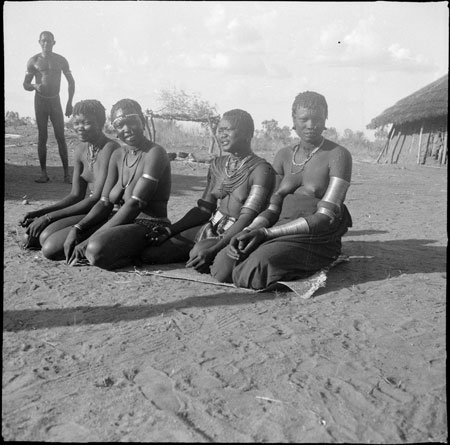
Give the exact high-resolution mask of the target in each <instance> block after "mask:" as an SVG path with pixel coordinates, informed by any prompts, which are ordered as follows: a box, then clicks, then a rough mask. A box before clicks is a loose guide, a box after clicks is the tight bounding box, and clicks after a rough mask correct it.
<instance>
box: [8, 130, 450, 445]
mask: <svg viewBox="0 0 450 445" xmlns="http://www.w3.org/2000/svg"><path fill="white" fill-rule="evenodd" d="M6 132H7V133H9V134H17V133H20V134H22V138H16V139H6V141H5V145H6V147H5V163H6V164H5V165H6V166H5V176H6V181H5V207H4V303H3V304H4V306H3V309H4V312H3V397H2V436H3V439H4V440H6V441H61V442H74V441H75V442H88V441H101V442H111V441H124V442H128V441H150V442H156V441H163V442H169V441H173V442H303V443H305V442H316V443H332V442H340V443H342V442H347V443H361V442H364V443H366V442H367V443H412V442H427V441H431V442H446V441H447V434H448V433H447V411H446V377H445V372H446V337H445V328H446V325H445V313H446V300H445V297H446V295H445V290H446V247H447V219H446V216H447V215H446V207H447V170H446V168H441V169H438V168H427V167H418V166H409V167H406V168H403V167H400V166H392V165H374V164H371V163H367V162H361V161H358V157H357V156H356V155H355V157H354V158H355V162H354V169H353V182H352V186H351V188H350V190H349V193H348V201H347V202H348V207H349V209H350V212H351V214H352V217H353V222H354V226H353V228H352V229H351V230H350V231H349V233H348V234H347V235H346V236H345V237H344V240H343V251H344V253H345V254H347V255H352V256H361V257H365V258H359V259H357V258H356V259H352V260H351V261H350V262H349V263H344V264H341V265H339V266H337V267H336V268H334V269H332V270H331V271H330V272H329V274H328V280H327V284H326V287H325V288H321V289H319V290H318V291H317V292H316V293H315V294H314V296H313V297H312V298H310V299H309V300H302V299H299V298H298V297H296V295H295V294H294V293H292V292H263V293H259V294H252V293H240V292H238V291H236V290H235V289H232V288H224V287H218V286H215V285H209V284H203V283H196V282H188V281H181V280H170V279H167V278H163V277H158V276H147V275H139V274H137V273H135V272H134V270H133V268H128V269H121V270H119V271H115V272H109V271H104V270H100V269H98V268H94V267H68V266H66V265H65V264H64V263H59V262H50V261H48V260H46V259H44V258H43V257H42V254H41V252H39V251H37V252H36V251H34V252H32V251H24V250H21V249H20V247H19V245H18V237H19V235H20V233H21V231H22V230H23V229H21V228H20V227H18V224H17V223H18V221H19V220H20V219H21V217H22V216H23V215H24V213H25V212H26V211H28V210H30V209H36V208H39V207H41V206H44V205H46V204H48V203H50V202H52V201H54V200H57V199H58V198H60V197H61V196H63V195H64V194H66V193H68V191H69V189H70V186H69V185H67V184H64V183H63V182H62V168H61V167H60V162H59V158H58V155H57V149H56V148H55V147H56V146H55V145H54V140H52V141H51V144H50V147H49V166H50V168H49V175H50V178H51V182H50V183H47V184H36V183H35V182H34V179H35V178H36V177H37V176H38V175H39V168H38V163H37V156H36V145H35V141H36V139H35V138H36V135H35V132H34V133H33V132H32V131H31V130H30V131H28V132H27V131H26V128H23V127H17V128H7V129H6ZM73 143H74V138H73V137H72V138H69V151H70V154H71V155H72V151H73ZM52 144H53V145H52ZM172 168H173V184H174V186H173V198H171V201H170V215H169V216H170V218H171V219H173V220H176V219H177V218H178V217H180V216H182V215H183V214H184V213H185V211H186V210H187V209H189V208H190V207H191V206H192V205H194V204H195V202H196V200H197V199H198V196H199V194H200V192H201V190H202V189H203V186H204V176H205V174H206V166H205V165H203V164H189V163H186V162H178V161H174V162H173V163H172ZM24 196H26V199H28V200H29V204H28V205H25V204H23V200H24Z"/></svg>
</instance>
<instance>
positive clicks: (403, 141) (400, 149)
mask: <svg viewBox="0 0 450 445" xmlns="http://www.w3.org/2000/svg"><path fill="white" fill-rule="evenodd" d="M399 139H400V138H399ZM405 139H406V134H404V133H403V134H402V143H401V144H400V147H398V151H397V157H396V158H395V162H394V164H397V163H398V158H399V157H400V152H401V151H402V148H403V145H404V143H405Z"/></svg>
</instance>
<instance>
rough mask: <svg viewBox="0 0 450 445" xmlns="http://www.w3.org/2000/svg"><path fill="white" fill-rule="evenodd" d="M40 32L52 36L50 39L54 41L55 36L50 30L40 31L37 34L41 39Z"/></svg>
mask: <svg viewBox="0 0 450 445" xmlns="http://www.w3.org/2000/svg"><path fill="white" fill-rule="evenodd" d="M42 34H48V35H49V36H52V40H53V41H55V36H54V35H53V33H52V32H50V31H42V32H41V33H40V34H39V40H41V37H42Z"/></svg>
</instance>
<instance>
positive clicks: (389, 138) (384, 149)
mask: <svg viewBox="0 0 450 445" xmlns="http://www.w3.org/2000/svg"><path fill="white" fill-rule="evenodd" d="M394 132H395V126H394V125H392V127H391V129H390V130H389V134H388V138H387V141H386V143H385V144H384V147H383V149H382V150H381V151H380V154H379V155H378V158H377V160H376V161H375V162H376V163H377V164H378V161H379V160H380V158H381V156H383V153H384V152H385V151H386V150H387V149H388V147H389V143H390V140H391V138H392V136H393V134H394Z"/></svg>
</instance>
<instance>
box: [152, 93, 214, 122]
mask: <svg viewBox="0 0 450 445" xmlns="http://www.w3.org/2000/svg"><path fill="white" fill-rule="evenodd" d="M158 100H159V101H160V102H161V104H162V109H161V110H160V112H161V113H162V114H167V115H173V116H184V117H186V118H191V119H192V120H193V121H196V120H204V119H207V118H208V117H209V118H216V117H217V116H218V113H217V109H216V106H215V105H211V104H210V103H209V102H208V101H207V100H204V99H202V98H201V97H200V95H199V94H197V93H191V94H188V93H186V91H184V90H177V89H176V88H173V89H163V90H161V91H160V92H159V95H158Z"/></svg>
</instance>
